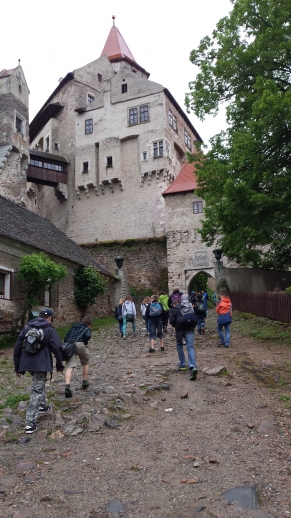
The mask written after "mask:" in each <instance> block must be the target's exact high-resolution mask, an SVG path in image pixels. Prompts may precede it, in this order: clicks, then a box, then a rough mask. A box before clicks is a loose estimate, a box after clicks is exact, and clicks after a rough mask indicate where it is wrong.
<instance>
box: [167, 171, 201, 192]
mask: <svg viewBox="0 0 291 518" xmlns="http://www.w3.org/2000/svg"><path fill="white" fill-rule="evenodd" d="M196 188H197V182H196V175H195V168H194V166H193V165H192V164H185V165H184V166H183V168H182V169H181V171H180V173H179V174H178V176H177V178H176V179H175V180H174V181H173V183H172V184H171V185H170V186H169V187H168V188H167V189H166V190H165V191H164V192H163V193H162V194H163V196H167V195H168V194H178V193H183V192H190V191H194V189H196Z"/></svg>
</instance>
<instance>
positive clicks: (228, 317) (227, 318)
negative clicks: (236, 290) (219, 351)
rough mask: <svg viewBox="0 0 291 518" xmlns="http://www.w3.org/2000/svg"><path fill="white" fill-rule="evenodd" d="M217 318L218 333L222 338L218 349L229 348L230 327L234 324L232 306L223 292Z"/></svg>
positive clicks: (218, 305) (217, 308)
mask: <svg viewBox="0 0 291 518" xmlns="http://www.w3.org/2000/svg"><path fill="white" fill-rule="evenodd" d="M215 310H216V313H217V314H218V317H217V332H218V335H219V338H220V342H218V344H217V345H218V347H229V344H230V325H231V322H232V304H231V300H230V298H229V297H228V295H227V293H226V292H225V291H223V292H221V294H220V300H219V302H218V304H217V306H216V308H215Z"/></svg>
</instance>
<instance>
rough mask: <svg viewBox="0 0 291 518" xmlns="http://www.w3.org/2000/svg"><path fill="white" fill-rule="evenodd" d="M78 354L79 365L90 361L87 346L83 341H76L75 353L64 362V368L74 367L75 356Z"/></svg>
mask: <svg viewBox="0 0 291 518" xmlns="http://www.w3.org/2000/svg"><path fill="white" fill-rule="evenodd" d="M76 356H79V358H80V362H81V365H88V363H89V361H90V356H89V350H88V347H87V346H86V345H85V344H84V342H76V353H75V354H73V356H72V357H71V358H70V359H69V360H68V361H67V362H66V368H67V369H71V368H73V369H74V368H75V367H76V365H77V358H76Z"/></svg>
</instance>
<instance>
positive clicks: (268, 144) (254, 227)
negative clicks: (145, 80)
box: [186, 0, 291, 269]
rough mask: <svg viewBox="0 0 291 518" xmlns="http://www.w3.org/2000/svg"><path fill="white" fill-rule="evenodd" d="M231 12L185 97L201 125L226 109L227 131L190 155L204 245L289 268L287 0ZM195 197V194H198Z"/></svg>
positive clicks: (290, 49)
mask: <svg viewBox="0 0 291 518" xmlns="http://www.w3.org/2000/svg"><path fill="white" fill-rule="evenodd" d="M231 1H232V3H233V10H232V11H231V13H230V14H229V16H228V17H225V18H223V19H221V20H220V21H219V22H218V24H217V26H216V29H215V30H214V32H213V33H212V37H209V36H207V37H205V38H204V39H203V40H201V41H200V44H199V47H198V48H197V49H196V50H193V51H192V52H191V55H190V60H191V61H192V63H193V64H195V65H197V66H198V67H199V73H198V75H197V77H196V80H195V81H193V82H191V83H190V84H189V88H190V92H189V93H188V94H187V95H186V105H187V108H188V110H193V111H194V112H195V114H196V115H197V116H198V117H200V118H201V119H202V120H203V118H204V117H205V115H206V114H213V115H215V114H216V113H217V112H218V110H219V107H220V106H221V105H223V104H226V106H227V107H226V117H227V122H228V125H229V126H228V129H227V130H226V131H222V132H221V133H220V134H218V135H216V136H214V137H213V138H212V139H211V145H212V149H211V150H210V151H209V152H208V153H207V154H206V157H202V152H201V148H200V149H199V148H198V150H197V153H196V154H194V155H192V156H190V157H189V158H190V161H192V162H193V163H195V164H196V166H197V168H198V171H197V180H198V185H199V190H198V192H199V194H200V195H201V196H202V198H203V199H204V200H205V201H206V208H205V216H206V220H205V221H204V222H203V223H202V229H201V235H202V239H203V240H204V241H205V242H206V243H207V244H208V245H209V246H210V245H212V244H213V243H214V242H215V241H216V246H217V247H220V248H223V250H224V253H225V255H227V256H228V257H229V258H230V259H234V260H237V261H238V262H239V263H240V264H242V265H252V266H253V267H263V268H275V269H282V268H287V267H289V266H291V232H290V220H291V187H290V168H291V150H290V141H291V110H290V105H291V65H290V63H291V59H290V58H291V24H290V1H289V0H231ZM198 192H196V193H198Z"/></svg>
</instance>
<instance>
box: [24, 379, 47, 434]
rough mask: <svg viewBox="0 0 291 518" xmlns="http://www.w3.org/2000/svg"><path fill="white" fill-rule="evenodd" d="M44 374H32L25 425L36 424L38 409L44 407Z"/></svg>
mask: <svg viewBox="0 0 291 518" xmlns="http://www.w3.org/2000/svg"><path fill="white" fill-rule="evenodd" d="M46 375H47V373H46V372H33V373H32V384H31V394H30V401H29V405H28V408H27V412H26V424H27V425H28V426H32V425H34V424H36V418H37V415H38V411H39V407H40V406H45V405H46V400H45V382H46Z"/></svg>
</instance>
